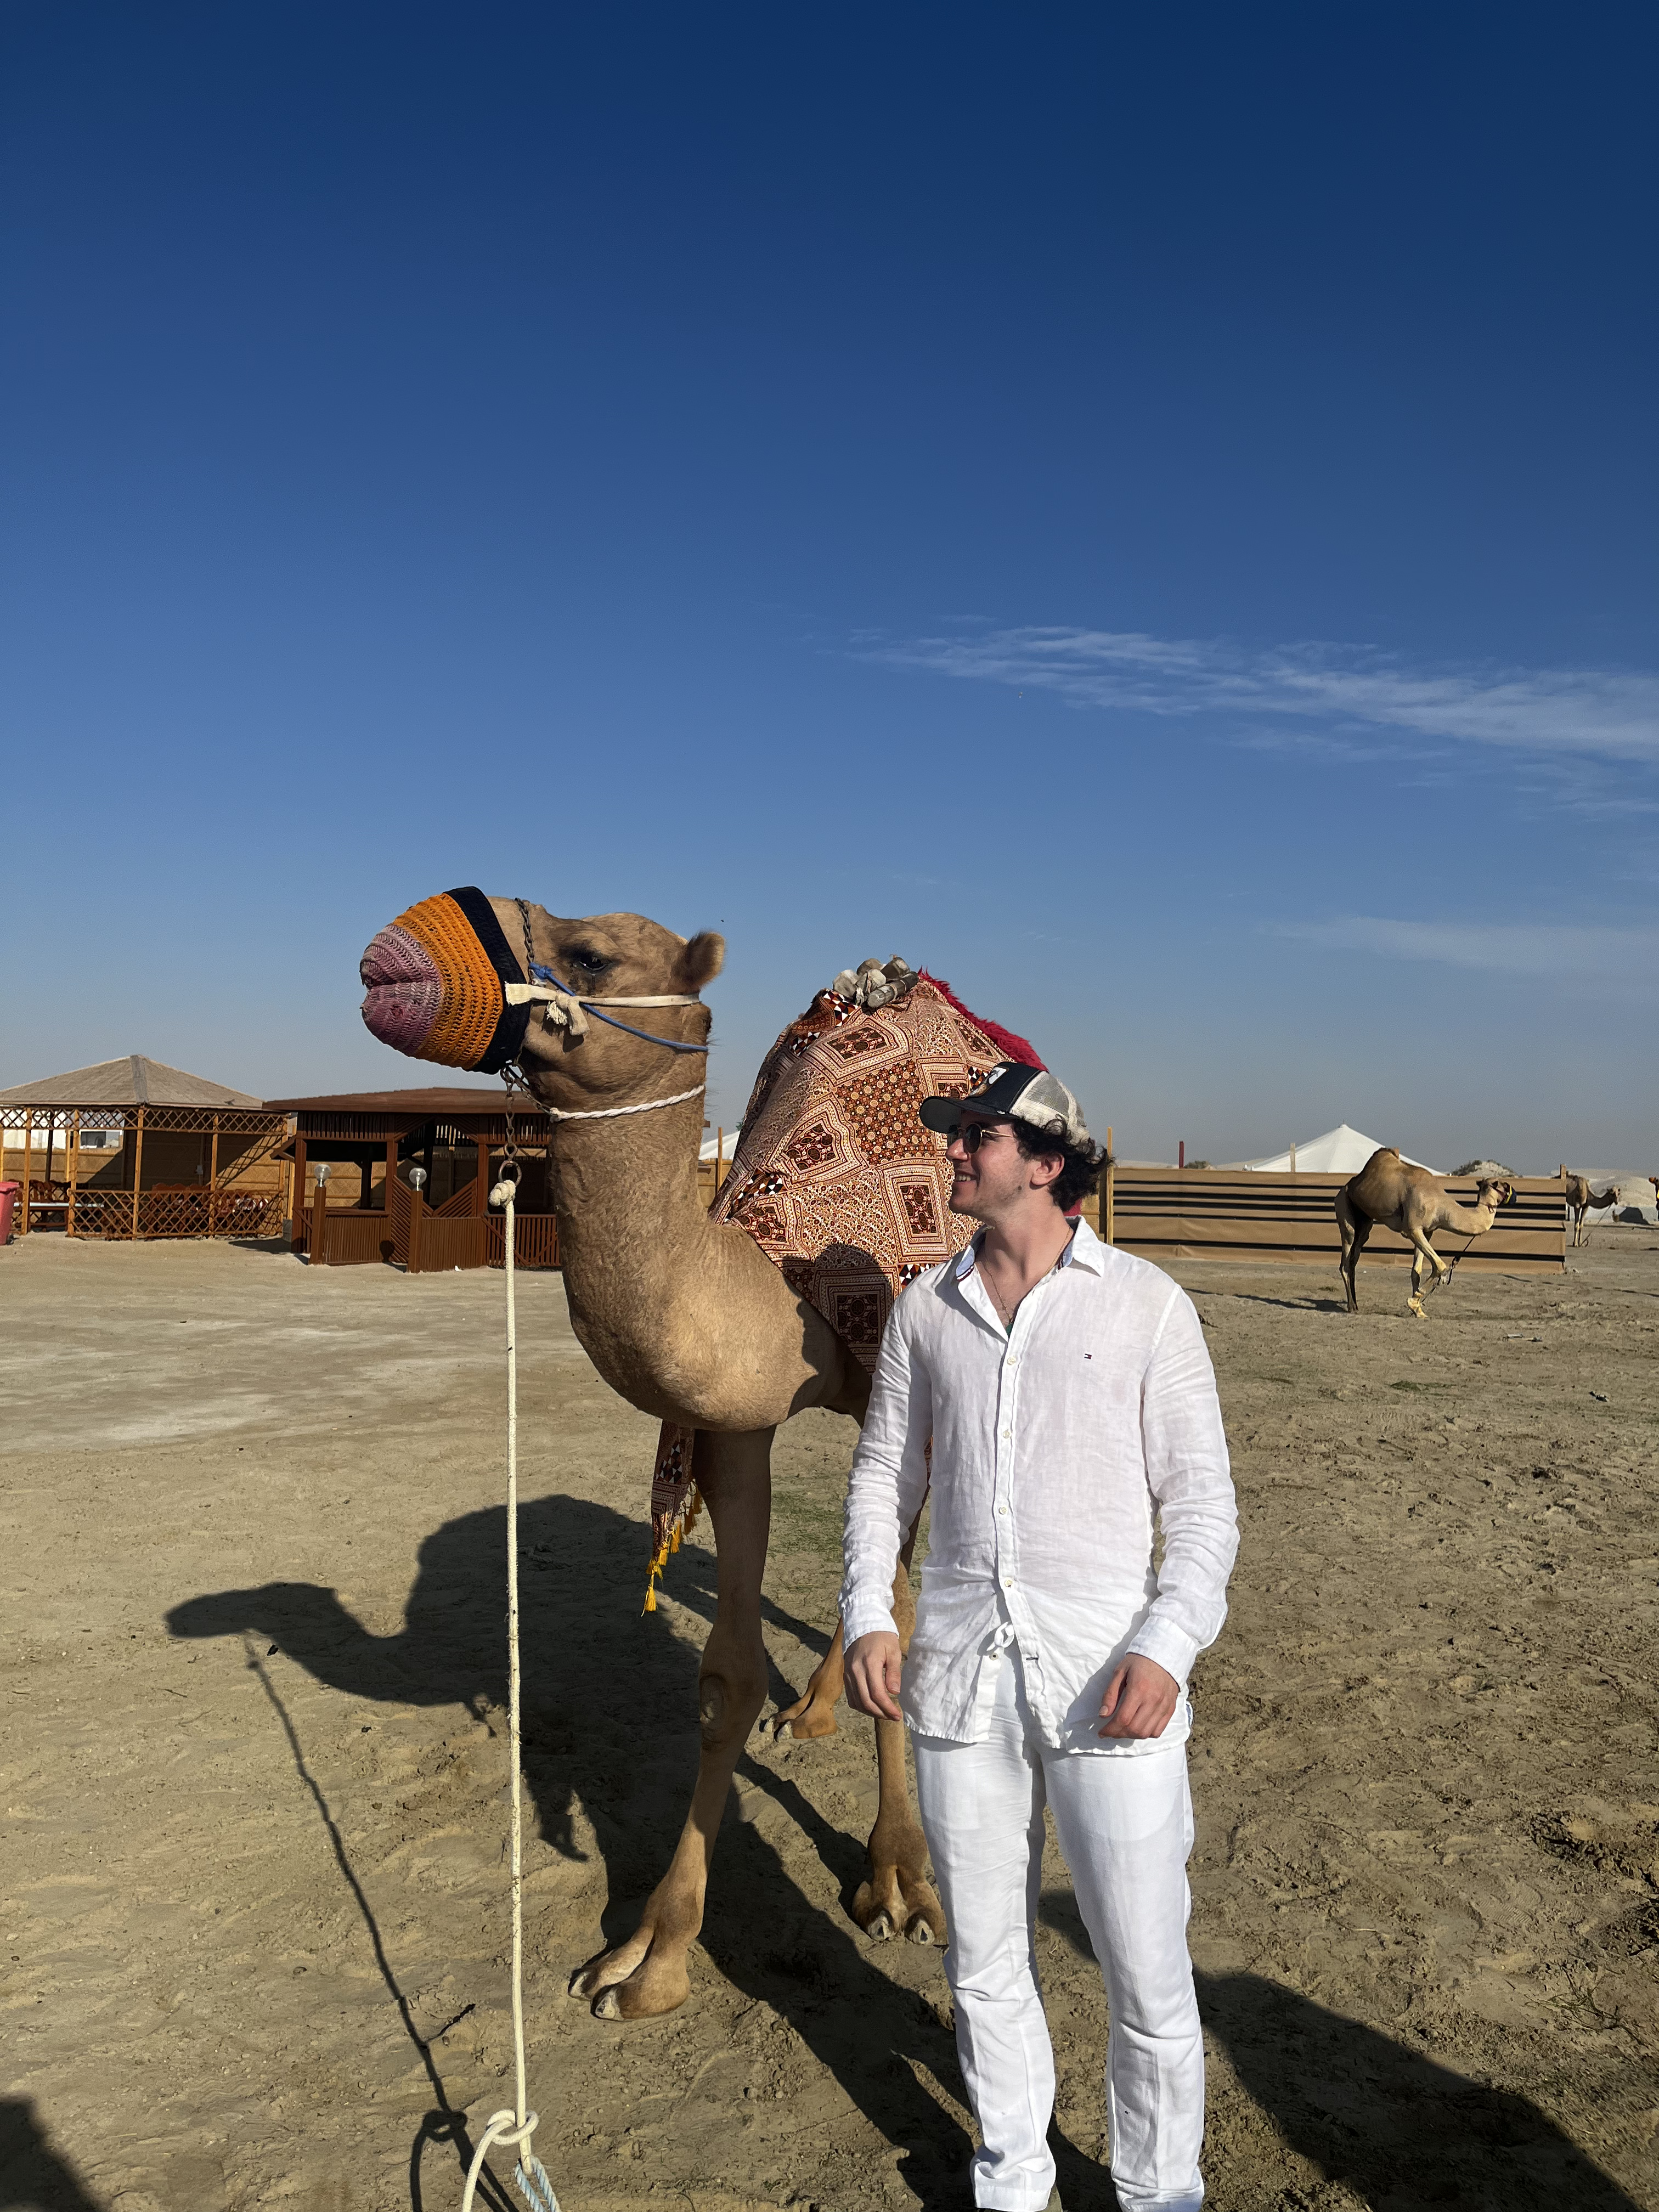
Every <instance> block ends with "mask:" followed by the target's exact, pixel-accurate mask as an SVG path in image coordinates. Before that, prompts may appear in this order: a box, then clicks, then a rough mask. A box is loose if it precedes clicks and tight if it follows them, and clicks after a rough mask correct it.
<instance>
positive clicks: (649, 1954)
mask: <svg viewBox="0 0 1659 2212" xmlns="http://www.w3.org/2000/svg"><path fill="white" fill-rule="evenodd" d="M686 1948H687V1947H686V1945H685V1944H684V1942H677V1941H676V1940H675V1939H674V1938H673V1937H672V1936H669V1935H668V1934H667V1933H666V1932H665V1930H664V1929H659V1928H657V1927H655V1926H653V1923H652V1922H651V1920H650V1919H649V1918H648V1917H647V1919H646V1920H645V1921H643V1922H642V1923H641V1925H640V1927H639V1928H638V1929H636V1930H635V1933H634V1934H633V1935H632V1936H629V1939H628V1941H627V1942H625V1943H618V1944H617V1945H616V1946H615V1947H614V1948H612V1949H611V1950H609V1951H601V1952H599V1953H598V1954H597V1955H596V1956H594V1957H593V1958H592V1959H590V1960H588V1961H587V1963H586V1966H578V1967H577V1969H576V1971H575V1972H574V1974H572V1976H571V1977H570V1995H571V1996H573V1997H580V1998H582V1999H584V2000H586V2002H587V2003H588V2008H589V2010H590V2011H591V2012H592V2015H593V2017H594V2019H595V2020H652V2019H654V2018H655V2017H656V2015H658V2014H659V2013H665V2012H672V2011H673V2010H674V2008H675V2007H676V2006H677V2005H683V2004H684V2002H685V2000H686V1999H687V1997H689V1996H690V1994H691V1978H690V1975H689V1974H688V1973H687V1972H686V1970H685V1954H686Z"/></svg>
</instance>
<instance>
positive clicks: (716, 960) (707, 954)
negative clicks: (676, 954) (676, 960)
mask: <svg viewBox="0 0 1659 2212" xmlns="http://www.w3.org/2000/svg"><path fill="white" fill-rule="evenodd" d="M725 965H726V939H724V938H723V937H722V936H721V935H720V932H719V931H718V930H717V929H700V930H699V931H698V932H697V933H696V936H695V937H694V938H692V939H690V942H689V943H688V944H687V945H686V948H685V950H684V952H682V953H681V955H680V981H681V982H682V983H684V986H685V987H686V989H687V990H688V991H701V990H702V987H703V985H704V984H705V983H712V982H713V981H714V978H715V976H716V975H719V974H720V969H722V968H724V967H725Z"/></svg>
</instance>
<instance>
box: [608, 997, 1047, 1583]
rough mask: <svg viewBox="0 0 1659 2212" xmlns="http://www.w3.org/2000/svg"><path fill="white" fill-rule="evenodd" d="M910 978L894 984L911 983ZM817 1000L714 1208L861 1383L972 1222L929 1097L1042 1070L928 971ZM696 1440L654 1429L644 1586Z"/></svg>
mask: <svg viewBox="0 0 1659 2212" xmlns="http://www.w3.org/2000/svg"><path fill="white" fill-rule="evenodd" d="M908 974H909V971H908V970H906V971H905V975H907V976H908ZM854 980H855V979H854V978H852V977H850V976H842V977H838V978H837V979H836V987H831V988H830V989H829V990H827V991H820V992H819V993H818V994H817V997H816V998H815V999H814V1000H813V1001H812V1003H811V1006H809V1007H808V1008H807V1009H806V1012H805V1013H804V1014H803V1015H801V1017H800V1018H799V1020H798V1021H793V1022H791V1023H790V1024H789V1026H788V1028H787V1030H785V1031H784V1032H783V1034H782V1036H781V1037H779V1039H778V1041H777V1042H776V1043H775V1045H774V1046H773V1047H772V1049H771V1050H770V1052H769V1053H768V1054H767V1055H766V1059H765V1060H764V1062H763V1065H762V1067H761V1071H760V1073H759V1075H758V1076H757V1078H756V1079H755V1088H754V1091H753V1094H752V1096H751V1097H750V1101H749V1105H748V1109H747V1110H746V1112H745V1113H744V1120H743V1129H742V1133H741V1135H740V1136H739V1138H738V1146H737V1151H736V1152H735V1153H734V1155H733V1157H732V1169H731V1173H730V1176H728V1178H727V1180H726V1183H725V1184H724V1186H723V1187H722V1188H721V1190H720V1195H719V1197H718V1198H717V1199H716V1200H715V1202H714V1206H713V1207H712V1209H711V1210H710V1215H709V1218H710V1219H711V1220H714V1221H725V1222H730V1223H732V1225H734V1226H735V1227H737V1228H739V1229H742V1230H743V1231H745V1232H746V1233H747V1234H748V1235H749V1236H750V1237H753V1238H754V1240H755V1242H756V1243H757V1244H758V1245H759V1246H760V1248H761V1250H762V1251H763V1252H764V1253H765V1254H766V1255H767V1257H768V1258H769V1260H772V1261H775V1262H776V1264H777V1265H778V1267H781V1269H782V1271H783V1275H784V1279H785V1280H786V1281H787V1283H788V1285H789V1286H790V1288H791V1289H792V1290H793V1291H795V1292H797V1294H798V1295H799V1296H800V1297H804V1298H805V1299H807V1300H809V1301H810V1302H811V1304H813V1305H814V1306H816V1307H817V1310H818V1311H819V1312H820V1313H821V1314H822V1315H823V1318H824V1319H825V1320H826V1321H827V1322H829V1325H830V1327H831V1328H833V1329H834V1330H835V1331H836V1334H838V1335H839V1336H840V1337H841V1339H842V1342H843V1343H845V1344H846V1345H847V1346H848V1349H849V1350H850V1351H851V1352H853V1353H854V1356H855V1358H858V1359H859V1360H860V1361H861V1362H862V1363H863V1364H864V1365H865V1366H866V1368H868V1369H870V1370H872V1371H873V1370H874V1368H875V1364H876V1353H877V1352H878V1349H879V1348H880V1345H881V1333H882V1330H883V1328H884V1327H885V1326H886V1322H887V1316H888V1315H889V1314H890V1312H891V1311H892V1309H893V1301H894V1299H895V1298H896V1297H897V1296H898V1294H899V1292H900V1291H902V1289H903V1288H904V1287H905V1285H907V1284H908V1283H912V1282H914V1281H915V1279H916V1277H917V1276H918V1275H920V1274H923V1273H926V1272H927V1269H928V1268H929V1267H937V1266H938V1265H939V1262H940V1261H943V1260H948V1259H950V1258H951V1256H952V1255H954V1254H955V1253H957V1252H959V1251H961V1249H963V1245H964V1244H965V1243H967V1241H968V1237H969V1233H970V1231H971V1229H972V1226H973V1225H972V1224H971V1223H970V1222H969V1221H968V1220H967V1219H966V1218H964V1217H963V1216H961V1215H957V1214H953V1213H952V1212H951V1210H950V1207H949V1205H948V1203H947V1200H948V1199H949V1196H950V1189H951V1170H950V1167H949V1164H948V1163H947V1162H946V1160H945V1144H944V1140H943V1139H941V1138H939V1137H937V1136H935V1135H933V1133H931V1132H930V1131H928V1130H927V1129H925V1128H923V1127H922V1125H921V1121H920V1120H919V1119H918V1118H917V1109H918V1107H919V1106H920V1105H921V1101H922V1100H923V1099H924V1098H927V1097H944V1098H960V1097H964V1096H965V1095H966V1094H967V1092H969V1091H971V1090H973V1089H974V1087H975V1085H977V1084H978V1083H979V1081H980V1080H981V1078H982V1077H983V1076H984V1075H985V1074H986V1073H987V1072H988V1071H989V1070H990V1069H991V1068H993V1067H994V1066H997V1065H998V1063H999V1062H1000V1061H1002V1060H1024V1061H1026V1062H1028V1063H1030V1065H1031V1066H1038V1067H1040V1066H1042V1061H1041V1060H1039V1059H1038V1057H1037V1054H1036V1052H1035V1051H1034V1050H1033V1049H1032V1048H1031V1047H1030V1045H1029V1044H1028V1043H1027V1042H1025V1040H1024V1037H1018V1036H1013V1035H1012V1033H1011V1032H1010V1031H1008V1030H1004V1029H1000V1028H999V1027H998V1026H997V1024H995V1023H994V1022H986V1021H981V1019H980V1018H979V1017H978V1016H977V1015H975V1014H970V1013H969V1012H968V1010H967V1008H966V1007H965V1006H963V1005H961V1004H960V1002H959V1001H958V1000H957V998H956V997H955V996H954V994H952V992H951V987H950V985H949V984H948V983H943V982H940V981H939V980H938V978H937V977H935V976H932V975H927V973H926V972H925V971H924V972H923V973H922V974H921V975H918V976H915V977H914V978H911V979H910V980H909V981H906V982H903V983H902V985H901V987H900V992H899V994H898V995H891V994H877V995H878V996H884V997H885V998H886V1002H885V1003H880V1004H878V1005H877V1006H873V1007H866V1006H863V1005H860V1003H859V1000H858V997H857V996H855V995H848V996H843V995H842V992H841V989H840V988H839V986H841V985H842V984H843V983H848V984H850V983H852V982H853V981H854ZM695 1436H696V1431H694V1430H692V1429H689V1428H684V1427H682V1426H681V1425H678V1423H676V1422H673V1421H665V1422H664V1423H663V1426H662V1434H661V1437H660V1438H659V1442H658V1445H657V1459H656V1466H655V1468H654V1470H653V1475H652V1482H651V1541H652V1565H651V1587H650V1589H648V1590H647V1595H646V1607H647V1610H648V1611H649V1610H653V1609H654V1607H655V1605H656V1579H657V1577H658V1576H659V1574H660V1572H661V1571H662V1569H663V1567H664V1565H665V1564H666V1562H667V1559H668V1556H669V1553H671V1552H676V1551H678V1549H679V1547H680V1540H681V1537H682V1536H683V1534H684V1532H685V1530H686V1529H687V1528H690V1525H691V1523H692V1522H693V1521H694V1520H695V1519H696V1512H697V1499H696V1494H695V1487H694V1475H693V1470H692V1464H691V1461H692V1444H693V1441H694V1438H695Z"/></svg>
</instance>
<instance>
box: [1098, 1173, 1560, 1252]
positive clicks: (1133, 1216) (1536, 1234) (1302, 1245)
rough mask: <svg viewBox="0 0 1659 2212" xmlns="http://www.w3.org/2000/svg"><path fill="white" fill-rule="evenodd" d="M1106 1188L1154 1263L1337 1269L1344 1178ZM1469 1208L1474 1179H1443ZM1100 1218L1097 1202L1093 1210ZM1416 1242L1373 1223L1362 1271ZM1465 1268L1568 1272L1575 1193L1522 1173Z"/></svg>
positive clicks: (1440, 1241) (1125, 1177) (1132, 1178)
mask: <svg viewBox="0 0 1659 2212" xmlns="http://www.w3.org/2000/svg"><path fill="white" fill-rule="evenodd" d="M1109 1175H1110V1189H1109V1193H1107V1194H1103V1196H1104V1198H1105V1202H1106V1210H1107V1211H1108V1212H1109V1216H1110V1229H1111V1237H1112V1242H1114V1243H1116V1244H1118V1245H1119V1246H1121V1249H1123V1250H1124V1251H1126V1252H1135V1253H1138V1254H1139V1255H1140V1256H1141V1257H1142V1258H1143V1259H1146V1260H1158V1261H1166V1260H1267V1261H1278V1260H1288V1261H1304V1262H1310V1263H1312V1264H1314V1265H1317V1266H1325V1267H1330V1268H1331V1269H1332V1270H1333V1271H1334V1269H1335V1267H1336V1264H1337V1261H1338V1258H1339V1256H1340V1253H1341V1249H1342V1240H1341V1237H1340V1234H1339V1232H1338V1230H1337V1226H1336V1194H1337V1193H1338V1191H1339V1190H1340V1189H1341V1188H1342V1186H1343V1184H1344V1183H1345V1182H1350V1181H1351V1180H1352V1178H1351V1177H1350V1176H1340V1175H1301V1174H1294V1175H1265V1174H1261V1173H1257V1172H1252V1171H1250V1170H1238V1169H1231V1168H1126V1167H1114V1168H1113V1169H1111V1170H1109ZM1441 1180H1443V1182H1444V1185H1445V1188H1446V1189H1447V1190H1448V1191H1449V1193H1450V1194H1451V1195H1452V1196H1453V1197H1454V1198H1455V1199H1456V1200H1458V1201H1459V1202H1460V1204H1462V1205H1464V1206H1473V1205H1474V1202H1475V1187H1474V1182H1473V1181H1471V1180H1470V1179H1469V1178H1468V1177H1467V1176H1466V1177H1463V1178H1462V1179H1461V1180H1460V1179H1458V1178H1455V1177H1452V1176H1447V1177H1444V1178H1441ZM1085 1215H1086V1216H1087V1218H1090V1220H1091V1223H1092V1221H1093V1218H1094V1215H1095V1208H1094V1207H1093V1206H1089V1207H1085ZM1467 1242H1468V1240H1467V1239H1466V1238H1464V1237H1462V1236H1460V1235H1459V1234H1458V1232H1457V1231H1455V1230H1442V1231H1437V1234H1436V1236H1435V1238H1434V1243H1435V1247H1436V1249H1437V1251H1439V1252H1440V1253H1441V1254H1442V1255H1443V1257H1444V1258H1446V1259H1449V1260H1453V1259H1459V1255H1460V1254H1461V1253H1462V1250H1463V1248H1464V1245H1465V1243H1467ZM1411 1257H1412V1248H1411V1246H1410V1245H1409V1244H1408V1243H1407V1241H1406V1239H1405V1238H1404V1237H1396V1236H1395V1234H1394V1233H1393V1231H1391V1230H1387V1229H1374V1230H1373V1231H1371V1236H1370V1242H1369V1243H1367V1245H1366V1247H1365V1254H1364V1259H1363V1260H1362V1261H1361V1262H1360V1264H1361V1266H1362V1267H1370V1266H1371V1265H1373V1264H1374V1263H1375V1262H1376V1261H1384V1262H1385V1263H1391V1264H1393V1265H1395V1266H1398V1267H1404V1266H1407V1265H1408V1264H1409V1263H1410V1261H1411ZM1459 1264H1460V1265H1461V1266H1462V1267H1469V1268H1474V1269H1478V1270H1480V1272H1481V1273H1498V1274H1510V1275H1532V1274H1542V1273H1551V1272H1559V1270H1560V1269H1561V1268H1563V1267H1565V1265H1566V1189H1565V1185H1564V1183H1563V1182H1562V1181H1561V1178H1560V1177H1559V1176H1523V1177H1522V1179H1521V1180H1520V1181H1519V1182H1516V1185H1515V1196H1514V1197H1513V1198H1512V1199H1511V1200H1510V1203H1509V1204H1508V1205H1507V1206H1504V1207H1502V1208H1501V1209H1500V1210H1499V1212H1498V1219H1497V1221H1496V1223H1495V1224H1494V1225H1493V1226H1492V1228H1491V1229H1490V1230H1488V1231H1487V1232H1486V1235H1485V1236H1484V1237H1476V1238H1475V1239H1474V1243H1472V1244H1469V1246H1468V1258H1467V1259H1462V1260H1459Z"/></svg>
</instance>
